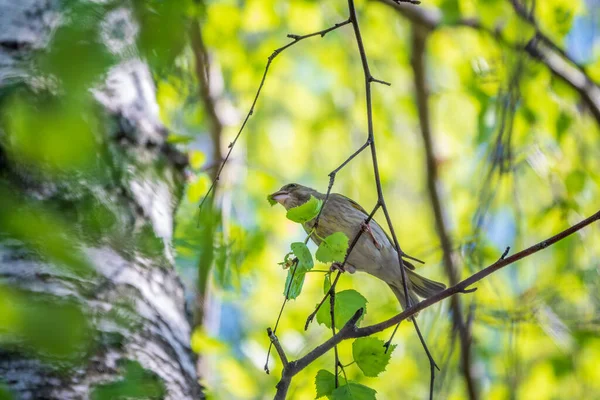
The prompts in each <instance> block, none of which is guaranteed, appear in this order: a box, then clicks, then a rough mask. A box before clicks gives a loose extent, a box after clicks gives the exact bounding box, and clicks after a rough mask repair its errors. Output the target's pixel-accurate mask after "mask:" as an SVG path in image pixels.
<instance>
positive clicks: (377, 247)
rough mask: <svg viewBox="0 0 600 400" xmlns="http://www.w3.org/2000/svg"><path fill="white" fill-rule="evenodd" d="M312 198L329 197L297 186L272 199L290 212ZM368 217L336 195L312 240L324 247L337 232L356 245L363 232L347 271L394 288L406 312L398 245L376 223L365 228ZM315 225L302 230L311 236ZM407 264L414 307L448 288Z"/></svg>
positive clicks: (322, 213)
mask: <svg viewBox="0 0 600 400" xmlns="http://www.w3.org/2000/svg"><path fill="white" fill-rule="evenodd" d="M310 196H314V197H316V198H317V199H320V200H323V201H324V200H325V194H323V193H319V192H317V191H316V190H314V189H311V188H308V187H306V186H302V185H299V184H296V183H290V184H287V185H285V186H283V187H282V188H281V189H280V190H278V191H277V192H275V193H273V194H272V195H270V198H272V199H273V200H275V201H277V202H278V203H279V204H281V205H283V206H284V207H285V208H286V210H289V209H290V208H293V207H297V206H299V205H302V204H304V203H305V202H307V201H308V200H309V199H310ZM367 217H368V213H367V212H366V211H365V209H364V208H362V207H361V206H360V205H359V204H358V203H356V202H355V201H353V200H351V199H349V198H347V197H346V196H343V195H341V194H337V193H332V194H330V195H329V199H328V200H327V203H326V204H325V206H324V207H323V211H322V212H321V217H320V219H319V225H318V226H317V229H316V235H315V234H313V235H311V239H312V240H313V242H315V243H316V244H317V245H319V244H320V243H321V239H319V237H321V238H324V237H327V236H329V235H331V234H332V233H334V232H343V233H344V234H345V235H346V236H347V237H348V239H349V240H350V241H352V239H353V238H354V237H355V235H356V234H357V233H358V232H359V231H360V230H363V231H364V233H363V234H362V235H361V237H360V239H359V240H358V242H357V243H356V246H355V247H354V249H353V250H352V252H351V253H350V257H348V260H347V262H346V266H345V270H346V271H348V272H350V273H354V272H355V271H364V272H366V273H368V274H371V275H373V276H375V277H377V278H379V279H381V280H382V281H384V282H385V283H387V284H388V285H389V286H390V288H391V289H392V291H393V292H394V295H396V297H397V298H398V301H400V304H401V305H402V308H406V299H405V298H404V289H403V285H402V271H401V270H400V265H399V262H398V254H397V253H396V250H395V249H394V244H393V242H392V240H391V239H390V237H389V236H388V235H387V234H386V233H385V231H384V230H383V229H382V228H381V226H379V224H378V223H377V222H376V221H375V220H371V221H370V222H369V224H368V225H367V224H365V223H364V221H365V219H366V218H367ZM314 223H315V220H314V219H313V220H311V221H308V222H305V223H304V224H302V226H303V227H304V230H305V231H306V232H307V233H310V232H311V230H312V228H313V227H314ZM403 262H404V266H405V267H407V268H406V274H407V276H408V280H409V282H408V295H409V297H410V301H411V304H416V303H418V302H419V300H418V298H417V295H418V296H419V297H423V298H427V297H429V296H431V295H433V294H435V293H437V292H439V291H441V290H444V289H445V288H446V286H445V285H444V284H443V283H440V282H436V281H432V280H430V279H427V278H424V277H422V276H421V275H418V274H417V273H416V272H414V271H413V270H414V269H415V267H414V266H413V265H412V264H411V263H409V262H408V261H406V260H403Z"/></svg>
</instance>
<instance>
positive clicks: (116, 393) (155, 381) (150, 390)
mask: <svg viewBox="0 0 600 400" xmlns="http://www.w3.org/2000/svg"><path fill="white" fill-rule="evenodd" d="M122 364H123V365H122V366H121V368H120V369H121V370H122V372H123V379H122V380H119V381H116V382H111V383H105V384H101V385H98V386H97V387H96V388H94V391H93V392H92V393H91V398H92V399H93V400H116V399H164V398H165V395H166V394H167V390H166V388H165V386H164V384H163V383H162V381H161V380H160V378H159V377H158V376H156V375H155V374H153V373H152V372H151V371H148V370H145V369H144V368H143V367H142V366H141V365H140V364H139V363H138V362H136V361H130V360H128V361H126V362H124V363H122Z"/></svg>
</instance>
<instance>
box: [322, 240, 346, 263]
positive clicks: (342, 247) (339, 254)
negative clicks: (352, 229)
mask: <svg viewBox="0 0 600 400" xmlns="http://www.w3.org/2000/svg"><path fill="white" fill-rule="evenodd" d="M347 250H348V236H346V235H345V234H344V233H342V232H335V233H332V234H331V235H329V236H327V237H326V238H325V239H323V241H322V242H321V244H320V245H319V248H318V249H317V252H316V253H315V257H316V258H317V260H319V261H321V262H325V263H326V262H342V261H344V258H345V257H346V251H347Z"/></svg>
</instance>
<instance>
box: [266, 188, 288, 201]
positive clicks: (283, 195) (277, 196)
mask: <svg viewBox="0 0 600 400" xmlns="http://www.w3.org/2000/svg"><path fill="white" fill-rule="evenodd" d="M269 197H271V198H272V199H273V200H275V201H276V202H278V203H279V204H281V205H283V203H284V202H285V201H286V200H287V199H289V198H290V192H288V191H287V190H279V191H277V192H275V193H273V194H271V195H270V196H269Z"/></svg>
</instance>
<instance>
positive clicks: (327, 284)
mask: <svg viewBox="0 0 600 400" xmlns="http://www.w3.org/2000/svg"><path fill="white" fill-rule="evenodd" d="M329 289H331V274H329V273H328V274H325V279H324V280H323V294H327V292H329Z"/></svg>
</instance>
